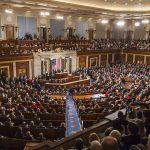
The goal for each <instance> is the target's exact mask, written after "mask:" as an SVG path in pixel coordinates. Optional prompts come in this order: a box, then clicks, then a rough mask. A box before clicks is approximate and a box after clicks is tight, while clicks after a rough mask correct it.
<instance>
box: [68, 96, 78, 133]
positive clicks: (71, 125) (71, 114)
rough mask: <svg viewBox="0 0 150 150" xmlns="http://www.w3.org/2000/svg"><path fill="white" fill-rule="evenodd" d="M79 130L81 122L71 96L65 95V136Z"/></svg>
mask: <svg viewBox="0 0 150 150" xmlns="http://www.w3.org/2000/svg"><path fill="white" fill-rule="evenodd" d="M79 131H81V124H80V121H79V117H78V113H77V110H76V108H75V104H74V100H73V98H72V96H69V95H67V96H66V136H70V135H72V134H74V133H76V132H79Z"/></svg>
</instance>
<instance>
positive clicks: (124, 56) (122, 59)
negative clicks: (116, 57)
mask: <svg viewBox="0 0 150 150" xmlns="http://www.w3.org/2000/svg"><path fill="white" fill-rule="evenodd" d="M121 61H123V62H125V61H126V54H121Z"/></svg>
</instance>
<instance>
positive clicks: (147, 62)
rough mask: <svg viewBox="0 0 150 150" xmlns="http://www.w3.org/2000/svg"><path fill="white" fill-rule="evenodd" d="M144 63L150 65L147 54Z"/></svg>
mask: <svg viewBox="0 0 150 150" xmlns="http://www.w3.org/2000/svg"><path fill="white" fill-rule="evenodd" d="M146 64H147V65H150V56H147V57H146Z"/></svg>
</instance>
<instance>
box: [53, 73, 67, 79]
mask: <svg viewBox="0 0 150 150" xmlns="http://www.w3.org/2000/svg"><path fill="white" fill-rule="evenodd" d="M67 76H68V72H60V73H56V74H55V77H56V79H61V78H67Z"/></svg>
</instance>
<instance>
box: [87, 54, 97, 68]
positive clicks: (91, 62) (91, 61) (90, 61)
mask: <svg viewBox="0 0 150 150" xmlns="http://www.w3.org/2000/svg"><path fill="white" fill-rule="evenodd" d="M88 65H89V67H92V66H99V55H92V56H89V59H88Z"/></svg>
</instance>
